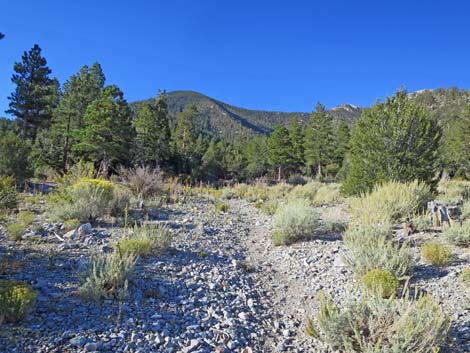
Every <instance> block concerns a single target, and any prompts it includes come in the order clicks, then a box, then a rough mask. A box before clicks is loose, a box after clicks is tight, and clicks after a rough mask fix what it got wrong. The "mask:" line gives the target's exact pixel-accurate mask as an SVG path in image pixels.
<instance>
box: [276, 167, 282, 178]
mask: <svg viewBox="0 0 470 353" xmlns="http://www.w3.org/2000/svg"><path fill="white" fill-rule="evenodd" d="M281 171H282V167H281V166H279V169H278V173H277V181H278V182H280V181H281V174H282V173H281Z"/></svg>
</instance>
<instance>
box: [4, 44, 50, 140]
mask: <svg viewBox="0 0 470 353" xmlns="http://www.w3.org/2000/svg"><path fill="white" fill-rule="evenodd" d="M13 69H14V71H15V73H14V74H13V76H12V78H11V81H12V82H13V83H14V84H15V85H16V88H15V91H14V92H12V93H11V95H10V96H9V97H8V99H9V100H10V104H9V109H8V110H7V111H6V112H7V113H9V114H13V115H14V116H15V117H16V118H17V119H18V120H19V121H20V123H21V136H22V138H23V140H24V139H26V138H29V139H31V140H33V141H34V139H35V137H36V132H37V130H38V129H39V128H48V127H49V125H50V123H51V111H52V109H51V104H52V102H51V96H52V95H53V90H54V86H55V85H56V83H57V82H56V81H53V80H52V79H51V78H50V77H49V75H50V74H51V70H50V69H49V67H48V66H47V60H46V59H45V58H44V57H43V56H42V55H41V48H40V47H39V45H37V44H35V45H34V46H33V48H31V49H30V50H29V51H28V52H24V54H23V56H22V57H21V62H16V63H15V65H14V68H13ZM52 101H53V100H52Z"/></svg>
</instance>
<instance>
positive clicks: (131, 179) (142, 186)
mask: <svg viewBox="0 0 470 353" xmlns="http://www.w3.org/2000/svg"><path fill="white" fill-rule="evenodd" d="M119 176H120V178H121V179H122V181H123V183H124V184H125V185H126V186H127V188H128V189H129V190H130V191H131V193H132V194H133V195H134V196H135V197H137V198H138V199H139V200H143V199H145V198H146V197H149V196H152V195H154V194H155V193H156V192H157V190H158V188H160V187H161V185H162V184H163V175H162V172H161V171H160V169H159V168H151V167H149V166H145V167H137V168H135V169H121V170H120V171H119Z"/></svg>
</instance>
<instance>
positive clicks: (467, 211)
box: [461, 200, 470, 220]
mask: <svg viewBox="0 0 470 353" xmlns="http://www.w3.org/2000/svg"><path fill="white" fill-rule="evenodd" d="M461 211H462V215H461V217H462V219H463V220H470V200H469V201H466V202H465V203H464V204H463V205H462V209H461Z"/></svg>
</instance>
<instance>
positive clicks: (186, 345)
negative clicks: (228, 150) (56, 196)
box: [0, 200, 470, 353]
mask: <svg viewBox="0 0 470 353" xmlns="http://www.w3.org/2000/svg"><path fill="white" fill-rule="evenodd" d="M229 205H230V208H229V210H228V212H227V213H217V212H215V210H214V206H213V205H212V204H210V203H208V202H205V201H196V200H195V201H194V202H191V203H189V205H188V204H187V205H185V206H182V207H181V208H178V209H172V208H168V209H162V210H159V212H158V213H159V216H158V217H157V218H158V219H159V221H158V222H162V223H166V224H168V226H169V227H171V229H172V231H173V233H174V239H173V243H172V248H171V250H170V251H169V252H168V253H166V254H165V255H163V256H161V257H149V258H146V259H141V260H139V262H138V265H137V267H136V271H135V276H134V279H133V280H132V282H131V283H130V285H129V289H128V292H129V297H128V298H127V299H125V300H120V301H119V300H112V301H111V300H108V301H101V302H86V301H84V300H82V299H80V298H79V297H78V296H77V295H76V294H75V291H76V290H77V288H78V286H79V284H80V271H81V269H82V268H83V266H85V265H86V263H87V260H88V258H89V255H90V252H91V251H94V250H96V249H99V251H107V250H108V249H109V247H110V246H112V244H113V242H114V241H115V240H116V239H117V238H119V237H121V236H122V235H123V230H122V229H121V228H112V227H106V228H95V229H93V231H92V232H91V234H83V235H81V236H80V237H78V236H77V237H72V238H70V237H67V238H66V239H64V240H65V241H62V240H59V238H58V237H56V236H55V235H54V232H56V233H58V232H59V230H58V229H57V227H58V225H45V227H44V228H45V230H46V232H45V233H44V234H43V235H42V237H41V240H40V241H38V239H37V237H32V238H31V240H27V241H22V242H20V243H14V242H10V241H8V240H6V239H7V238H6V235H5V234H4V232H2V230H1V228H0V258H2V259H3V260H2V261H4V263H6V262H7V261H8V264H9V265H8V266H9V268H8V271H5V273H0V278H14V279H22V280H25V281H27V282H29V283H30V284H31V285H32V286H33V288H34V289H36V291H37V292H38V293H39V296H38V301H37V306H36V310H35V311H34V312H33V313H32V314H31V315H29V316H28V317H27V319H26V320H24V321H22V322H21V323H19V324H15V325H12V324H6V325H3V326H2V329H1V332H0V352H2V353H3V352H5V353H10V352H200V353H202V352H246V353H247V352H251V351H252V352H318V353H319V352H329V350H328V349H327V348H326V346H324V345H323V344H321V343H319V342H317V341H314V340H313V339H312V338H309V337H307V336H306V334H305V333H304V325H305V320H306V317H307V316H313V315H314V314H315V312H316V310H317V308H318V294H319V292H320V290H324V291H326V292H327V293H329V294H330V295H331V296H332V297H333V298H335V299H337V300H338V301H341V298H343V297H344V296H345V294H347V293H353V294H354V293H356V294H357V292H356V291H357V289H356V286H355V285H354V279H353V276H352V273H350V271H349V270H348V268H347V267H346V266H344V263H343V261H342V256H343V255H344V254H345V248H344V246H343V243H342V241H341V239H340V236H339V234H324V235H322V236H321V237H319V238H320V240H318V239H317V240H311V241H305V242H300V243H297V244H294V245H291V246H289V247H274V246H272V244H271V241H270V239H269V237H268V234H269V232H270V229H271V227H272V224H271V222H272V220H271V217H269V216H265V215H263V214H261V213H260V212H259V211H258V210H257V209H256V208H254V207H253V206H252V205H250V204H248V203H247V202H245V201H242V200H231V201H229ZM432 236H433V235H416V236H415V239H414V241H415V243H416V244H418V243H419V242H420V241H421V240H422V238H423V237H432ZM455 254H456V255H455V258H454V260H453V262H452V264H451V265H450V266H449V267H447V268H446V269H445V270H440V271H437V270H435V269H434V268H431V267H429V266H426V265H425V264H423V263H419V265H418V266H417V268H416V273H415V276H414V278H415V279H414V280H413V281H414V282H413V284H416V285H418V286H420V287H423V288H425V289H426V290H427V291H428V292H430V293H431V294H433V295H434V296H435V297H436V298H438V300H439V301H440V303H441V304H442V305H443V307H444V309H445V310H446V311H447V312H449V313H450V314H451V315H452V317H453V319H454V325H453V329H452V339H451V340H450V341H449V345H448V347H446V348H445V349H444V350H443V351H445V352H449V353H460V352H470V311H469V310H470V294H469V292H468V290H466V289H464V287H463V286H462V285H461V284H460V282H459V281H458V280H457V275H458V273H459V272H460V271H461V270H462V269H463V268H464V266H465V265H468V264H469V263H470V254H469V253H468V252H465V251H463V250H458V251H456V252H455ZM417 255H418V250H417ZM1 268H2V267H1V266H0V269H1Z"/></svg>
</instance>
